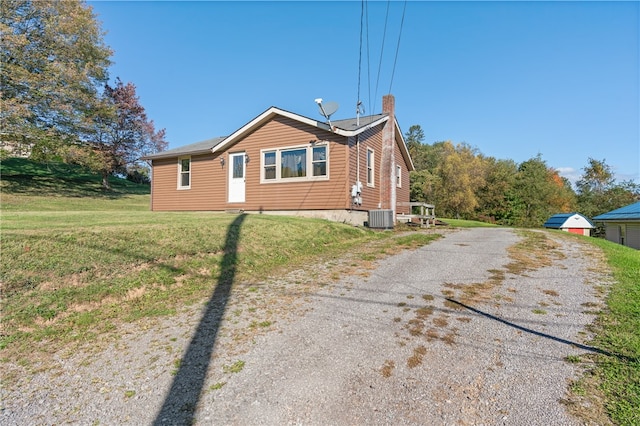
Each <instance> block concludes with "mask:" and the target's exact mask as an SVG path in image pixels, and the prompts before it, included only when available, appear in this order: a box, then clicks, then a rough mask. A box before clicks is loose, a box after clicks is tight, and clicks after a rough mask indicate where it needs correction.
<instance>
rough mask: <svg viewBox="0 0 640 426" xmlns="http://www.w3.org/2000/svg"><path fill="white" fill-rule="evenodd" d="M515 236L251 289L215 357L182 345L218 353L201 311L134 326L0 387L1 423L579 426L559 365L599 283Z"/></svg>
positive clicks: (470, 239) (574, 258)
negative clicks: (521, 259)
mask: <svg viewBox="0 0 640 426" xmlns="http://www.w3.org/2000/svg"><path fill="white" fill-rule="evenodd" d="M520 238H521V237H519V236H518V235H517V234H516V233H515V232H514V231H512V230H509V229H502V228H475V229H466V230H460V231H457V232H452V233H447V234H446V235H445V238H442V239H440V240H438V241H436V242H433V243H431V244H430V245H428V246H424V247H422V248H420V249H417V250H412V251H405V252H402V253H400V254H397V255H393V256H390V257H388V258H386V259H385V260H382V261H380V262H379V263H378V264H377V265H376V267H375V268H371V269H367V270H362V269H360V268H359V267H357V266H354V265H355V264H354V263H351V264H350V265H351V268H353V269H352V270H351V273H349V274H348V275H347V274H345V275H344V276H342V277H341V278H340V279H339V280H336V281H334V282H332V283H330V284H329V285H325V286H323V287H321V288H319V289H318V287H317V286H310V285H309V281H308V280H309V277H310V276H311V277H313V276H315V275H314V274H315V273H314V271H313V269H314V268H309V270H307V271H304V273H303V272H300V273H299V275H296V274H292V275H290V276H289V277H287V279H286V280H279V281H274V282H270V283H265V286H263V287H260V288H258V289H255V287H254V288H252V289H253V290H252V291H245V292H244V293H243V294H244V295H245V296H243V297H244V298H237V300H236V299H233V300H232V301H231V302H230V303H229V306H227V307H226V312H225V316H224V318H225V320H224V324H223V326H222V327H221V328H220V331H219V332H217V331H216V332H217V337H216V339H215V340H214V342H215V346H214V347H213V349H212V350H213V355H212V356H209V355H206V356H202V357H201V358H202V359H198V358H197V357H195V358H193V357H191V358H188V360H189V361H188V363H187V364H188V365H185V364H184V363H185V361H184V359H187V358H185V357H184V355H183V354H184V352H185V350H187V351H189V350H191V349H192V348H196V349H195V353H199V354H208V353H209V352H207V348H204V347H202V348H200V349H198V348H199V346H198V345H201V346H205V345H206V343H205V342H202V340H206V338H205V339H202V338H199V340H200V341H195V342H194V341H192V340H191V336H192V335H193V330H194V329H195V327H197V326H200V327H202V325H203V324H205V325H206V321H200V318H199V317H198V315H197V312H198V308H197V307H192V308H190V309H186V310H185V311H184V312H182V313H181V314H180V315H177V316H176V317H174V318H170V319H164V320H162V321H157V322H154V323H149V324H148V326H147V327H142V328H136V329H134V328H133V327H131V326H129V327H127V328H126V329H125V330H124V331H123V336H122V338H121V339H120V340H118V341H116V342H113V343H110V344H108V345H105V347H104V348H101V349H99V350H97V349H95V350H93V351H89V350H88V351H87V352H82V353H77V354H72V355H70V354H66V355H63V354H59V355H57V356H56V363H57V365H58V367H57V368H56V369H53V370H51V371H45V372H42V373H39V374H36V375H35V376H30V377H25V378H23V380H22V382H21V383H20V384H19V386H20V389H14V390H7V391H5V395H4V401H3V410H2V413H1V414H0V423H2V424H25V425H26V424H60V423H74V424H113V425H116V424H154V423H155V424H185V423H189V422H190V421H191V420H193V422H194V423H196V424H203V425H208V424H237V425H250V424H265V425H276V424H277V425H281V424H318V425H328V424H336V425H343V424H349V425H352V424H389V425H391V424H393V425H397V424H426V425H459V424H460V425H501V424H504V425H574V424H575V425H578V424H580V422H579V421H578V420H576V419H575V418H573V417H571V416H570V415H569V414H568V412H567V411H566V408H565V405H564V404H563V403H562V402H561V400H562V399H563V398H565V397H566V391H567V387H568V383H569V380H571V379H572V378H576V377H577V375H578V374H579V370H578V368H577V367H576V366H575V365H574V364H571V363H569V362H567V361H566V360H565V359H566V357H567V356H569V355H579V354H582V353H585V352H587V351H589V350H590V348H589V347H587V346H584V345H582V343H584V341H585V340H586V339H587V338H588V335H587V334H586V328H585V327H586V326H587V325H588V324H590V323H591V322H592V321H593V320H594V315H593V314H592V313H589V309H587V308H585V307H586V306H589V307H591V311H592V312H593V311H594V310H597V309H598V306H599V304H601V303H602V301H601V298H600V297H599V296H598V293H597V291H596V286H599V285H602V284H604V282H605V277H604V274H603V273H600V272H596V271H595V270H594V268H593V258H592V256H591V255H589V254H587V253H586V252H585V250H586V247H584V246H582V245H581V244H580V243H578V242H575V241H573V240H570V239H564V238H562V239H559V238H557V236H556V237H554V236H553V235H551V238H552V239H555V240H556V243H557V244H558V247H557V248H556V249H554V250H553V253H552V255H551V257H550V258H549V259H551V260H548V259H547V260H542V259H541V261H540V265H539V266H538V267H536V268H535V269H533V270H513V269H512V268H510V267H509V265H510V263H513V259H512V258H510V257H509V254H508V251H507V249H508V248H509V247H511V246H513V245H514V244H516V243H517V242H518V241H519V240H520ZM512 256H513V255H512ZM347 262H348V261H347ZM305 280H307V281H305ZM311 281H313V279H311ZM305 283H306V284H305ZM267 285H268V286H269V290H267V289H266V286H267ZM234 291H236V290H234ZM247 298H251V300H252V301H253V302H256V303H259V304H258V305H255V304H254V305H251V306H258V307H254V308H247V306H250V305H249V304H248V301H249V299H247ZM260 303H261V305H260ZM240 312H245V313H246V312H252V313H254V314H256V315H258V314H259V315H261V317H260V316H258V317H256V318H258V319H260V318H264V319H265V320H264V321H262V322H260V321H257V320H253V321H252V322H250V323H247V321H246V320H241V318H242V315H241V314H240ZM234 318H236V319H234ZM210 326H211V327H214V325H210ZM204 329H205V331H206V327H205V328H204ZM216 330H217V329H216ZM243 330H246V333H245V332H244V331H243ZM187 347H189V348H190V349H186V348H187ZM209 349H210V348H209ZM205 358H206V359H205ZM196 376H197V377H196ZM170 389H171V391H170Z"/></svg>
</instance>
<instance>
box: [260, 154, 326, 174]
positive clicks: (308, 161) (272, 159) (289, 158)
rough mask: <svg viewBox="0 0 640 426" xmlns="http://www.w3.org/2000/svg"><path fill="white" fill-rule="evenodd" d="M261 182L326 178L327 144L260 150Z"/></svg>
mask: <svg viewBox="0 0 640 426" xmlns="http://www.w3.org/2000/svg"><path fill="white" fill-rule="evenodd" d="M261 161H262V176H261V181H262V182H287V181H297V180H317V179H328V178H329V173H328V163H329V156H328V147H327V145H311V146H300V147H293V148H276V149H269V150H262V158H261Z"/></svg>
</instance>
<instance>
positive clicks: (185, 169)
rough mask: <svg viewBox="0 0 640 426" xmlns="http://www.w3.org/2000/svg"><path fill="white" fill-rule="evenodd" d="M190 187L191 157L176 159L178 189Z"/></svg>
mask: <svg viewBox="0 0 640 426" xmlns="http://www.w3.org/2000/svg"><path fill="white" fill-rule="evenodd" d="M189 188H191V157H181V158H180V159H179V160H178V189H189Z"/></svg>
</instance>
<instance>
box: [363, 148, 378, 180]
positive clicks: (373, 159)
mask: <svg viewBox="0 0 640 426" xmlns="http://www.w3.org/2000/svg"><path fill="white" fill-rule="evenodd" d="M369 153H371V164H369ZM365 163H366V164H365V165H366V168H367V170H366V173H367V186H368V187H371V188H375V187H376V152H375V151H374V150H373V149H372V148H367V158H366V159H365ZM369 169H371V181H369Z"/></svg>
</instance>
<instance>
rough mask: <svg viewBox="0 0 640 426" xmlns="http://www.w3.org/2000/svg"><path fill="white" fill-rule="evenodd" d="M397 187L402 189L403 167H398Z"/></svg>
mask: <svg viewBox="0 0 640 426" xmlns="http://www.w3.org/2000/svg"><path fill="white" fill-rule="evenodd" d="M396 186H397V187H398V188H402V167H400V166H398V165H396Z"/></svg>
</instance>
